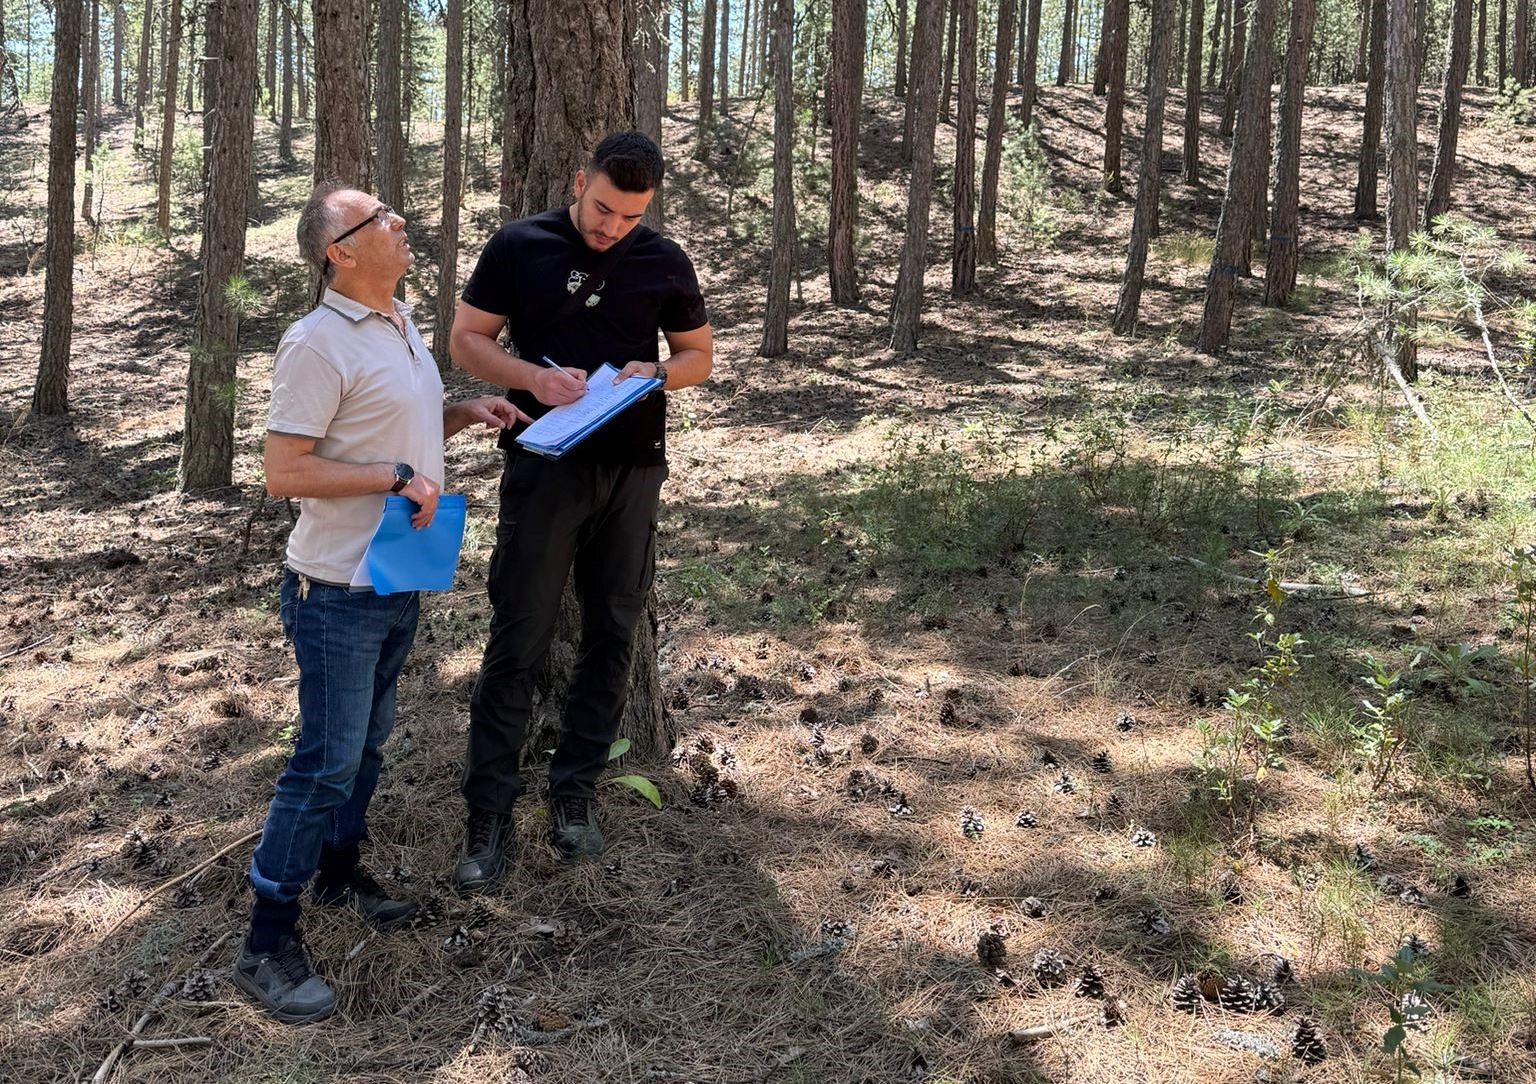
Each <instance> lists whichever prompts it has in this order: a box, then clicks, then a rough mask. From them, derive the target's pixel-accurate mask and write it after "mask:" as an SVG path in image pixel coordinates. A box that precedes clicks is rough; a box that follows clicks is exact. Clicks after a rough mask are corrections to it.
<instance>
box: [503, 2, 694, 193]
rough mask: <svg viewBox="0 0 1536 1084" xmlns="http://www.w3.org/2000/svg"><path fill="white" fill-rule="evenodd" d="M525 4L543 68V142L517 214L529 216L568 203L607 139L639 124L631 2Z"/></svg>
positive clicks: (534, 90) (534, 111)
mask: <svg viewBox="0 0 1536 1084" xmlns="http://www.w3.org/2000/svg"><path fill="white" fill-rule="evenodd" d="M519 2H520V4H521V5H522V8H523V12H524V13H525V14H524V15H523V16H522V17H524V18H526V19H527V20H528V30H529V50H530V53H531V55H532V56H534V57H536V58H538V61H539V62H538V63H537V64H536V65H535V66H534V69H533V82H532V86H531V87H530V93H531V106H532V108H531V111H530V116H531V118H532V129H531V130H532V131H533V132H535V133H537V138H536V139H534V140H533V141H532V142H531V144H530V146H529V158H528V167H527V175H526V177H525V179H524V182H523V193H522V200H521V203H520V207H519V209H518V212H517V213H518V215H519V216H524V215H530V214H535V213H537V212H539V211H545V210H548V209H549V208H551V207H560V206H563V205H564V204H566V203H568V202H569V193H570V187H571V176H572V174H573V173H574V172H575V170H576V168H577V167H579V166H582V165H584V164H585V163H586V160H587V157H588V156H590V155H591V153H592V150H593V148H594V147H596V146H597V144H598V143H599V142H600V141H601V140H602V138H603V137H604V136H606V135H608V134H609V133H610V132H616V131H622V130H624V129H626V128H633V127H634V125H635V119H636V118H635V102H634V92H633V87H634V75H633V66H634V55H633V52H632V48H633V45H632V40H631V31H632V30H633V27H632V25H631V20H632V18H633V14H632V11H631V9H630V7H629V6H628V2H627V0H589V2H588V3H587V4H585V5H583V6H582V7H580V8H571V9H567V8H563V7H560V6H558V5H553V4H546V3H543V2H542V0H519ZM513 6H514V7H517V6H518V5H517V4H514V5H513ZM516 17H517V16H514V18H516ZM711 44H713V43H711ZM702 86H703V83H702V81H701V84H700V87H701V90H702Z"/></svg>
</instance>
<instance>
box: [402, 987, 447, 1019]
mask: <svg viewBox="0 0 1536 1084" xmlns="http://www.w3.org/2000/svg"><path fill="white" fill-rule="evenodd" d="M441 988H442V984H441V983H433V984H432V985H431V986H428V987H427V988H426V989H425V990H423V991H422V992H421V993H419V994H417V995H416V996H415V997H413V998H411V1000H409V1001H407V1002H406V1003H405V1004H404V1005H403V1006H402V1007H401V1008H400V1011H399V1012H397V1013H395V1015H396V1016H409V1015H411V1010H412V1009H414V1008H416V1007H417V1006H419V1005H420V1004H421V1003H422V1002H424V1001H426V1000H427V998H429V997H431V996H432V995H433V994H435V993H437V991H438V990H439V989H441Z"/></svg>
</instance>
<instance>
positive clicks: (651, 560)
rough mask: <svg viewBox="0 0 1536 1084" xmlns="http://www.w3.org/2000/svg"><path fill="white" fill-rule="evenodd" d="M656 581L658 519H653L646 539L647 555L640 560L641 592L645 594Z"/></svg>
mask: <svg viewBox="0 0 1536 1084" xmlns="http://www.w3.org/2000/svg"><path fill="white" fill-rule="evenodd" d="M655 582H656V521H655V520H652V521H651V529H650V532H649V533H648V534H647V535H646V539H645V557H644V558H643V559H642V560H641V562H640V594H641V595H642V596H644V595H645V594H646V593H647V592H648V591H650V589H651V584H653V583H655Z"/></svg>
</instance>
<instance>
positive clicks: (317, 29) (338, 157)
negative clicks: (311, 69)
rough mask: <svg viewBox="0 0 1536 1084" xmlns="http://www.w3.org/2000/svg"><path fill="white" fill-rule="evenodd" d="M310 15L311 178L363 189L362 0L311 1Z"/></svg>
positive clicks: (364, 9) (364, 17)
mask: <svg viewBox="0 0 1536 1084" xmlns="http://www.w3.org/2000/svg"><path fill="white" fill-rule="evenodd" d="M173 2H175V0H173ZM313 18H314V34H313V40H314V44H315V180H316V181H326V180H335V181H340V182H341V183H342V184H347V185H352V186H354V187H357V188H364V189H366V188H367V187H368V186H369V179H368V178H369V171H368V131H369V127H368V58H367V53H366V47H367V43H368V30H367V27H368V4H367V0H314V16H313Z"/></svg>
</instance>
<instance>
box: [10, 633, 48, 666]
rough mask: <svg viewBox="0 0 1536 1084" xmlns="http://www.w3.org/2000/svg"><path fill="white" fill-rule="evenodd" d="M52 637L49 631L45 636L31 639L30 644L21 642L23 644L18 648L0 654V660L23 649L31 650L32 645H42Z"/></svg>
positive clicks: (18, 653)
mask: <svg viewBox="0 0 1536 1084" xmlns="http://www.w3.org/2000/svg"><path fill="white" fill-rule="evenodd" d="M52 639H53V633H51V632H50V633H49V634H48V635H47V636H44V637H43V638H42V639H41V640H33V641H32V642H31V643H30V644H23V645H21V646H20V647H18V648H13V649H12V650H10V651H7V652H6V653H5V654H4V655H0V662H4V661H5V660H6V659H9V658H10V657H11V656H13V655H20V654H21V653H22V652H24V651H31V650H32V649H33V648H34V647H42V646H43V645H44V644H46V643H48V641H50V640H52Z"/></svg>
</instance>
